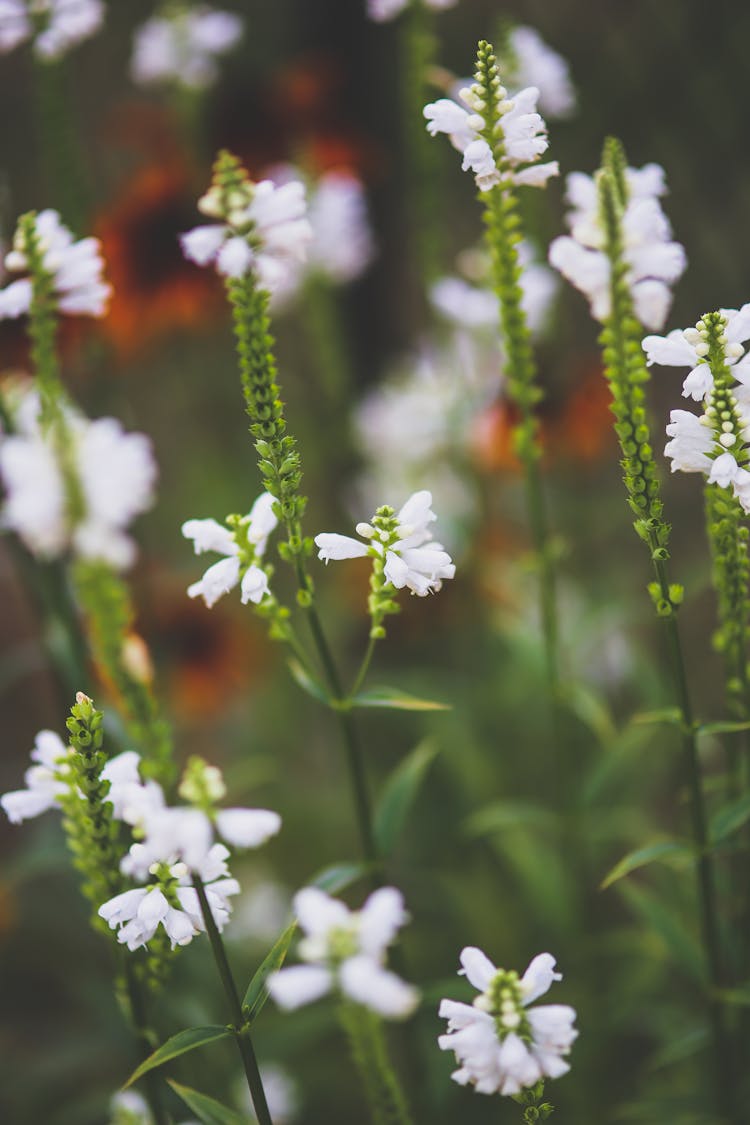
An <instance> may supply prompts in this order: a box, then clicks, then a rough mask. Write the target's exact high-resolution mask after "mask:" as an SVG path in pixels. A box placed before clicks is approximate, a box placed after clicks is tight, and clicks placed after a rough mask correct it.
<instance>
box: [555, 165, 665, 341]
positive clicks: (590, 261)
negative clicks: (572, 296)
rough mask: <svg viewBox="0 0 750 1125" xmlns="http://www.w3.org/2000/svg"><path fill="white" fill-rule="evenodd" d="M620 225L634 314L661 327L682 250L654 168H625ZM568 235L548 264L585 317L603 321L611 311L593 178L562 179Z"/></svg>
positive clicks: (660, 172) (658, 171)
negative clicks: (583, 304)
mask: <svg viewBox="0 0 750 1125" xmlns="http://www.w3.org/2000/svg"><path fill="white" fill-rule="evenodd" d="M624 188H625V193H626V199H625V203H624V206H623V208H622V215H621V227H622V242H623V256H624V260H625V264H626V266H627V272H626V274H625V282H626V284H627V286H628V288H629V290H630V294H631V297H632V300H633V307H634V311H635V315H636V316H637V318H638V320H639V321H640V322H641V323H642V324H644V325H645V326H646V327H647V328H661V326H662V325H663V324H664V321H665V320H666V318H667V313H668V312H669V308H670V305H671V303H672V292H671V289H670V285H673V284H674V283H675V282H676V281H677V280H678V279H679V278H680V277H681V276H682V273H683V272H684V270H685V267H686V265H687V258H686V256H685V250H684V247H683V246H681V245H680V243H679V242H673V241H672V231H671V227H670V225H669V220H668V219H667V217H666V215H665V214H664V212H663V210H662V207H661V204H660V202H659V197H660V196H662V195H664V193H665V192H666V185H665V182H664V169H663V168H661V167H660V166H659V165H658V164H647V165H645V166H644V167H643V168H627V169H625V173H624ZM567 199H568V202H569V203H570V204H571V207H572V210H571V211H570V212H569V214H568V216H567V222H568V226H569V228H570V232H571V234H570V236H567V235H565V236H563V237H561V238H556V239H554V241H553V242H552V244H551V245H550V249H549V260H550V262H551V264H552V265H553V266H554V267H555V269H557V270H559V271H560V273H561V274H562V275H563V276H564V277H566V278H567V279H568V281H570V282H571V284H572V285H574V286H575V287H576V289H579V290H580V291H581V292H582V293H583V294H584V296H585V297H586V298H587V299H588V301H589V304H590V306H591V315H592V316H593V317H594V319H595V320H599V321H605V320H606V319H607V318H608V317H609V315H610V310H611V274H612V270H611V263H610V260H609V257H608V256H607V254H606V252H605V246H606V230H605V224H604V221H603V216H602V213H601V207H600V200H599V192H598V187H597V181H596V178H594V177H591V176H587V175H584V173H582V172H573V173H572V174H571V175H570V176H568V178H567Z"/></svg>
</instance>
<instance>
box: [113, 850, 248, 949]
mask: <svg viewBox="0 0 750 1125" xmlns="http://www.w3.org/2000/svg"><path fill="white" fill-rule="evenodd" d="M228 857H229V851H228V849H227V848H225V847H224V846H223V844H214V845H213V847H211V848H210V849H209V850H208V851H207V852H206V854H205V856H204V857H203V860H202V861H201V863H200V864H198V865H197V867H196V868H195V872H196V874H198V875H199V876H200V878H201V880H202V881H203V883H204V887H205V891H206V898H207V900H208V905H209V908H210V910H211V914H212V916H213V919H214V922H215V923H216V928H217V929H218V930H219V931H221V930H223V929H224V926H225V925H226V922H227V921H228V919H229V915H230V913H231V910H232V906H231V903H230V901H229V899H230V897H231V896H232V895H236V894H239V890H240V885H239V883H238V882H237V880H236V879H233V878H231V876H230V874H229V868H228V867H227V864H226V860H227V858H228ZM148 874H149V875H151V876H152V877H153V878H154V880H155V881H154V882H152V883H150V884H149V885H148V886H145V887H134V888H133V889H132V890H129V891H123V892H122V893H121V894H118V895H115V896H114V898H111V899H108V901H107V902H105V903H103V904H102V905H101V906H100V907H99V910H98V912H97V913H98V914H99V917H100V918H103V919H104V921H105V922H106V923H107V925H108V926H109V928H110V929H111V930H114V929H116V930H117V940H118V941H119V942H121V943H122V944H123V945H127V947H128V949H130V950H131V951H132V950H135V949H140V948H141V946H144V945H147V944H148V943H149V941H151V939H152V937H153V936H154V934H155V933H156V931H157V929H158V928H159V926H163V927H164V930H165V932H166V934H167V936H168V938H169V940H170V942H171V944H172V948H173V949H174V948H175V946H176V945H188V944H189V943H190V942H191V941H192V940H193V938H194V937H195V936H196V934H199V933H202V932H203V931H205V928H206V925H205V921H204V918H203V915H202V913H201V907H200V902H199V900H198V893H197V891H196V890H195V887H193V886H190V885H189V884H190V881H191V871H190V869H189V868H188V866H187V865H186V864H185V863H173V864H167V863H165V862H163V861H162V862H159V861H155V862H154V863H152V864H151V865H150V866H149V869H148Z"/></svg>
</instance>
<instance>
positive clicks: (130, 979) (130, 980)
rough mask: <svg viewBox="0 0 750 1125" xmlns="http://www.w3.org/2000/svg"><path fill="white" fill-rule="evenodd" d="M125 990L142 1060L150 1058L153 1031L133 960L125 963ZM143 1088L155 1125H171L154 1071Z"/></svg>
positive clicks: (145, 1076)
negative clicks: (147, 1016)
mask: <svg viewBox="0 0 750 1125" xmlns="http://www.w3.org/2000/svg"><path fill="white" fill-rule="evenodd" d="M124 978H125V988H126V991H127V994H128V1004H129V1006H130V1015H131V1018H132V1020H133V1028H134V1030H135V1034H136V1039H137V1041H138V1049H139V1052H140V1055H141V1058H142V1059H146V1058H148V1056H149V1055H150V1054H151V1053H152V1051H153V1049H154V1043H153V1042H152V1036H151V1031H150V1028H149V1026H148V1022H147V1019H146V1008H145V1004H144V1000H143V994H142V992H141V986H140V982H139V981H138V979H137V978H136V975H135V972H134V967H133V962H132V958H128V959H127V960H126V961H125V973H124ZM143 1086H144V1089H145V1091H146V1101H147V1102H148V1105H149V1109H150V1110H151V1113H152V1115H153V1118H154V1125H170V1118H169V1115H168V1114H167V1112H166V1110H165V1109H164V1106H163V1105H162V1100H161V1087H160V1085H159V1079H158V1078H157V1076H156V1074H155V1072H154V1071H153V1070H150V1071H147V1072H146V1074H144V1076H143Z"/></svg>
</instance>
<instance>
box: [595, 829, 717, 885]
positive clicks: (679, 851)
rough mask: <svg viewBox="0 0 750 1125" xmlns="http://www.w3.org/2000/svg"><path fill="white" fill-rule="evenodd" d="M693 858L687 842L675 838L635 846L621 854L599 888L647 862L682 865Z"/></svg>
mask: <svg viewBox="0 0 750 1125" xmlns="http://www.w3.org/2000/svg"><path fill="white" fill-rule="evenodd" d="M694 858H695V853H694V852H693V849H692V848H690V847H688V845H687V844H680V843H679V842H678V841H677V840H659V841H657V843H655V844H647V845H646V847H645V848H636V850H635V851H633V852H628V854H627V855H625V856H623V857H622V859H621V860H620V861H619V863H616V864H615V866H614V867H613V868H612V870H611V871H610V872H609V874H608V875H606V876H605V878H604V879H602V881H601V883H600V884H599V890H600V891H604V890H606V889H607V887H611V886H612V884H613V883H616V882H617V881H618V879H622V878H623V877H624V876H625V875H629V874H630V873H631V871H637V870H638V868H639V867H646V866H647V865H648V864H649V863H675V864H676V865H677V866H684V865H685V864H686V862H687V861H689V860H693V859H694Z"/></svg>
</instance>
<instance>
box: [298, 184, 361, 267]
mask: <svg viewBox="0 0 750 1125" xmlns="http://www.w3.org/2000/svg"><path fill="white" fill-rule="evenodd" d="M309 217H310V226H311V227H312V241H311V243H310V248H309V251H308V261H309V268H310V269H311V270H316V271H317V272H319V273H321V274H323V275H324V276H325V277H326V278H328V280H329V281H331V282H333V283H334V284H336V285H343V284H345V283H346V282H349V281H354V280H355V279H356V278H358V277H360V275H361V274H363V273H364V271H365V270H366V269H367V267H368V265H369V264H370V262H371V260H372V256H373V251H374V247H373V240H372V231H371V230H370V224H369V220H368V216H367V202H366V199H365V192H364V188H363V186H362V182H361V181H360V180H359V179H358V178H357V177H356V176H355V175H353V174H352V173H351V172H344V171H333V172H325V173H324V174H323V175H322V176H321V177H320V179H319V180H318V181H317V182H316V184H315V186H314V187H313V189H312V191H311V193H310V208H309Z"/></svg>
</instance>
